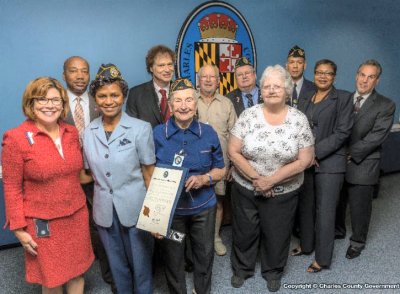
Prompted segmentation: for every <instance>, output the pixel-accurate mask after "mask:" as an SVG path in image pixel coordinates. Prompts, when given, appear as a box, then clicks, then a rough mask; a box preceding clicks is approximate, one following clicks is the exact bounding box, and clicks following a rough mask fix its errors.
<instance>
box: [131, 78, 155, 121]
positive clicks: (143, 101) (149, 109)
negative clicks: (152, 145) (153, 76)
mask: <svg viewBox="0 0 400 294" xmlns="http://www.w3.org/2000/svg"><path fill="white" fill-rule="evenodd" d="M126 113H127V114H128V115H130V116H133V117H136V118H138V119H141V120H144V121H147V122H149V123H150V124H151V126H152V127H153V128H154V127H155V126H156V125H159V124H162V123H163V121H162V118H161V111H160V106H159V103H158V96H157V93H156V90H155V88H154V83H153V80H151V81H149V82H146V83H143V84H140V85H138V86H135V87H133V88H131V89H130V90H129V95H128V100H127V101H126Z"/></svg>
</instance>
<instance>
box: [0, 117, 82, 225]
mask: <svg viewBox="0 0 400 294" xmlns="http://www.w3.org/2000/svg"><path fill="white" fill-rule="evenodd" d="M28 134H29V135H28ZM29 137H30V138H29ZM60 138H61V142H62V143H61V144H62V149H63V153H64V158H62V157H61V155H60V153H59V152H58V150H57V148H56V146H55V144H54V143H53V140H52V139H51V138H50V137H49V136H48V135H47V134H45V133H44V132H42V131H40V130H39V129H38V128H37V127H36V125H35V123H34V122H33V121H31V120H26V121H25V122H23V123H22V124H21V125H20V126H18V127H17V128H15V129H11V130H9V131H7V132H6V133H5V134H4V137H3V144H2V145H3V151H2V164H3V184H4V196H5V205H6V226H7V225H9V226H10V229H11V230H15V229H19V228H23V227H25V226H26V221H25V217H34V218H41V219H54V218H59V217H63V216H67V215H71V214H73V213H74V212H76V211H77V210H79V209H80V208H82V207H83V206H84V205H85V194H84V193H83V190H82V188H81V185H80V183H79V172H80V170H81V169H82V168H83V160H82V153H81V147H80V144H79V138H78V131H77V130H76V128H75V127H73V126H71V125H68V124H66V123H64V122H61V123H60Z"/></svg>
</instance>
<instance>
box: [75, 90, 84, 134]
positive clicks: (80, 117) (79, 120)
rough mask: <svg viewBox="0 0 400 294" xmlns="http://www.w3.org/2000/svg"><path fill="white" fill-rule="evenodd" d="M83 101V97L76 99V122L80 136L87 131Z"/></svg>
mask: <svg viewBox="0 0 400 294" xmlns="http://www.w3.org/2000/svg"><path fill="white" fill-rule="evenodd" d="M81 99H82V98H81V97H76V104H75V110H74V121H75V126H76V128H77V129H78V132H79V136H80V135H81V134H82V132H83V130H84V129H85V116H84V114H83V107H82V104H81Z"/></svg>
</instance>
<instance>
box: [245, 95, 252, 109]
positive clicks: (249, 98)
mask: <svg viewBox="0 0 400 294" xmlns="http://www.w3.org/2000/svg"><path fill="white" fill-rule="evenodd" d="M245 96H246V98H247V107H252V106H254V102H253V95H251V94H250V93H249V94H246V95H245Z"/></svg>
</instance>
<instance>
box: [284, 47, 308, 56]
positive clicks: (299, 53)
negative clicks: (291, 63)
mask: <svg viewBox="0 0 400 294" xmlns="http://www.w3.org/2000/svg"><path fill="white" fill-rule="evenodd" d="M289 57H302V58H304V59H306V53H305V52H304V49H301V48H300V47H299V46H297V45H295V46H294V47H292V49H290V50H289V53H288V58H289Z"/></svg>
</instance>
